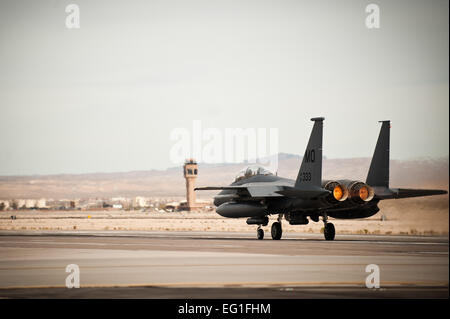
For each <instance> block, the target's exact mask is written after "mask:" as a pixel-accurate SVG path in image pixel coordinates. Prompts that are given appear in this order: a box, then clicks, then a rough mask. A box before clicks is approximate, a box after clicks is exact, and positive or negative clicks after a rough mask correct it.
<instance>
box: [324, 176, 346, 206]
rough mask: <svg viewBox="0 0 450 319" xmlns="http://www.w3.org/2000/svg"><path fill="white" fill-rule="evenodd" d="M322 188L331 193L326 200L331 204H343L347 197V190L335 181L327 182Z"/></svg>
mask: <svg viewBox="0 0 450 319" xmlns="http://www.w3.org/2000/svg"><path fill="white" fill-rule="evenodd" d="M323 188H325V189H326V190H329V191H330V192H331V194H330V196H329V197H328V200H329V201H331V202H334V203H335V202H343V201H344V200H346V199H347V197H348V194H349V193H348V188H347V187H346V186H345V185H344V184H341V183H339V182H336V181H327V182H326V183H325V184H324V185H323Z"/></svg>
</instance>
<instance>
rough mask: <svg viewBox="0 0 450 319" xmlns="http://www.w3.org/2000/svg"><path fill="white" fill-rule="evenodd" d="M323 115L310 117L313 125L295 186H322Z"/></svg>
mask: <svg viewBox="0 0 450 319" xmlns="http://www.w3.org/2000/svg"><path fill="white" fill-rule="evenodd" d="M324 120H325V118H323V117H315V118H312V119H311V121H313V122H314V127H313V129H312V132H311V136H310V138H309V142H308V146H307V147H306V151H305V155H304V156H303V161H302V165H301V166H300V170H299V172H298V175H297V179H296V181H295V187H296V188H304V187H311V186H314V187H321V186H322V136H323V121H324Z"/></svg>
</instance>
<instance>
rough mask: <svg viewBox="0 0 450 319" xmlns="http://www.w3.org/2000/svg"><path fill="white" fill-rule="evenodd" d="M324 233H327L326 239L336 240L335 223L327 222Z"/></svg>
mask: <svg viewBox="0 0 450 319" xmlns="http://www.w3.org/2000/svg"><path fill="white" fill-rule="evenodd" d="M323 234H324V235H325V240H334V235H335V234H336V230H335V229H334V225H333V224H332V223H326V224H325V228H324V231H323Z"/></svg>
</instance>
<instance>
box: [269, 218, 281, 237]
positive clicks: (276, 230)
mask: <svg viewBox="0 0 450 319" xmlns="http://www.w3.org/2000/svg"><path fill="white" fill-rule="evenodd" d="M271 234H272V239H273V240H280V239H281V235H282V234H283V229H282V228H281V224H280V223H279V222H275V223H273V224H272V229H271Z"/></svg>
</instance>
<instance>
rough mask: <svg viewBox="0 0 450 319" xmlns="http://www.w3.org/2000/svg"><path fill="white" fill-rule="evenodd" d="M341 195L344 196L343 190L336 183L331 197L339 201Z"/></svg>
mask: <svg viewBox="0 0 450 319" xmlns="http://www.w3.org/2000/svg"><path fill="white" fill-rule="evenodd" d="M342 196H344V192H343V191H342V187H341V186H339V185H338V186H336V187H335V188H334V189H333V197H334V198H335V199H336V200H337V201H340V200H341V199H342Z"/></svg>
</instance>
